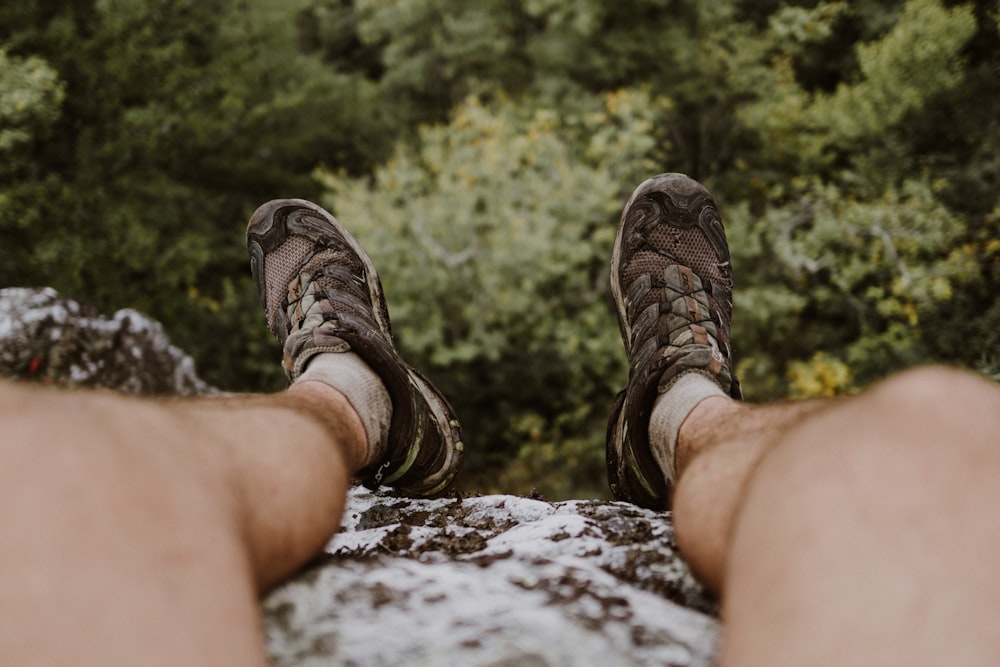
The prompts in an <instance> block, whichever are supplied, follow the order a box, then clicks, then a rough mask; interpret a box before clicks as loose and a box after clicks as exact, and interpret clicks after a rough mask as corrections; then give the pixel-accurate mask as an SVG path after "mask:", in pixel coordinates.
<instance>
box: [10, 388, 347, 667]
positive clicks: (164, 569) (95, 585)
mask: <svg viewBox="0 0 1000 667" xmlns="http://www.w3.org/2000/svg"><path fill="white" fill-rule="evenodd" d="M0 411H2V412H0V423H2V424H3V427H4V433H3V441H2V443H0V508H2V509H0V512H2V513H3V519H2V526H3V539H2V540H0V617H2V618H4V619H6V622H4V623H3V624H0V663H3V664H12V665H13V664H20V665H27V664H77V665H134V664H143V665H161V664H162V665H215V664H218V665H264V664H266V657H265V653H264V650H263V640H262V635H261V631H260V620H259V609H258V602H257V597H258V594H259V593H260V592H261V591H262V590H263V589H264V588H266V587H267V586H269V585H272V584H273V583H275V582H276V581H278V580H279V579H280V578H281V577H283V576H285V575H287V574H288V573H290V572H292V571H293V570H294V569H295V568H297V567H299V566H300V565H301V564H303V563H304V562H305V561H306V560H307V559H308V558H309V557H311V555H312V554H314V553H315V552H316V551H317V550H318V549H319V548H321V547H322V545H323V544H324V542H325V540H326V539H327V538H328V537H329V535H330V534H332V532H333V531H334V530H335V527H336V526H337V524H338V521H339V518H340V514H341V512H342V511H343V505H344V501H345V492H346V488H347V485H348V483H349V479H350V472H351V471H352V470H353V469H354V468H355V467H356V466H357V464H358V461H359V459H360V456H361V455H362V454H363V449H362V448H363V447H365V446H366V445H365V443H366V439H365V435H364V431H363V428H362V426H361V422H360V421H359V419H358V417H357V414H356V413H355V412H354V411H353V409H352V408H351V407H350V404H349V403H347V401H346V399H344V398H343V396H342V395H341V394H339V392H337V391H335V390H333V389H331V388H329V387H326V386H325V385H319V384H316V383H302V384H301V385H298V386H296V387H295V388H294V389H292V390H290V391H288V392H286V393H284V394H280V395H277V396H274V397H260V398H248V399H233V400H229V399H208V400H194V401H169V402H153V401H143V400H137V399H129V398H124V397H121V396H116V395H111V394H97V393H84V392H72V393H70V392H58V391H48V390H41V389H35V388H29V387H23V386H16V385H10V384H6V383H0ZM13 619H16V620H17V622H16V623H15V622H11V621H12V620H13Z"/></svg>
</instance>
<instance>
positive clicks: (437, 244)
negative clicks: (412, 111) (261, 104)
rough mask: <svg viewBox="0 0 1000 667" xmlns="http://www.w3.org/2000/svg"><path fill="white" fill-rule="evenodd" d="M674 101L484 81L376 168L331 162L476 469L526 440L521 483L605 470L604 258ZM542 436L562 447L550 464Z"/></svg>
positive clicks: (607, 356)
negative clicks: (349, 170)
mask: <svg viewBox="0 0 1000 667" xmlns="http://www.w3.org/2000/svg"><path fill="white" fill-rule="evenodd" d="M667 106H668V103H667V102H666V101H665V100H658V99H656V98H653V97H651V96H650V95H649V94H647V93H644V92H641V91H625V90H623V91H619V92H617V93H612V94H610V95H607V96H604V97H603V98H602V99H599V100H592V101H591V103H590V105H589V106H588V107H587V108H586V109H580V110H579V111H578V113H576V114H573V115H560V114H557V113H554V112H553V111H549V110H546V109H538V108H535V107H533V106H532V105H531V104H524V103H516V104H515V103H512V102H508V101H504V102H499V103H496V104H492V105H484V104H482V103H480V102H479V101H477V100H476V98H470V99H469V100H467V101H466V102H465V103H464V104H463V105H461V106H460V107H459V108H458V109H457V110H456V111H455V113H454V115H453V117H452V119H451V122H450V123H449V124H447V125H437V126H428V127H425V128H423V129H422V130H421V132H420V140H419V143H418V144H417V145H415V146H413V147H406V146H401V147H400V149H399V150H398V151H397V152H396V153H395V155H394V156H393V157H392V159H391V160H389V161H388V162H387V163H386V164H384V165H383V166H381V167H379V168H378V169H376V170H375V174H374V177H373V179H371V180H369V179H367V178H350V177H345V176H343V175H339V174H335V173H330V172H324V173H322V174H321V180H322V181H323V183H324V185H325V186H326V187H327V188H328V190H329V194H328V195H327V196H326V198H325V202H326V204H327V205H328V206H329V207H330V208H331V209H332V210H334V211H335V212H336V214H337V215H338V216H340V218H341V220H342V221H344V222H345V224H347V225H349V226H350V227H351V229H352V230H354V232H355V234H356V235H357V237H358V239H359V240H360V241H361V243H363V244H364V245H365V246H366V247H368V248H369V249H370V252H371V254H372V256H373V259H374V260H375V262H376V265H377V266H378V267H380V268H379V272H380V274H381V276H382V280H383V284H384V286H385V290H386V296H387V299H388V301H389V305H390V309H391V313H392V317H393V322H394V331H395V334H396V336H397V338H398V341H399V344H400V346H401V348H402V351H403V354H404V356H405V357H406V358H407V359H408V360H410V361H411V363H414V364H416V365H418V366H420V367H421V368H424V369H426V370H427V371H428V373H429V374H430V375H431V376H432V377H433V378H434V379H435V382H436V383H439V384H440V386H441V387H442V388H443V389H444V390H445V392H446V394H447V395H449V396H451V397H452V400H453V401H454V402H455V404H456V409H457V410H458V411H459V415H460V417H461V418H462V420H463V424H464V426H465V428H466V431H467V436H466V437H467V440H468V441H469V447H468V452H469V457H470V466H469V467H470V471H471V472H472V473H473V475H472V476H473V477H475V476H476V473H479V478H478V483H479V484H490V485H492V484H495V483H496V482H495V479H494V480H493V481H492V482H491V481H488V480H487V479H486V476H485V475H483V473H485V472H487V471H488V470H490V469H495V468H496V467H497V466H499V465H502V464H503V463H504V462H505V461H507V460H509V459H510V458H511V457H512V456H513V455H514V454H515V453H517V452H519V451H520V454H517V456H516V457H515V458H516V459H517V460H518V461H519V463H520V465H521V466H523V467H524V468H525V469H526V470H527V471H530V472H531V473H532V474H533V476H532V477H531V478H528V479H525V476H526V474H522V475H515V476H513V477H510V478H508V481H509V482H510V483H511V484H514V483H515V481H514V479H515V477H516V478H517V483H519V484H520V485H521V486H522V488H521V489H520V490H521V491H522V492H527V491H528V490H529V489H530V486H529V488H524V485H525V484H528V485H530V484H536V485H538V486H539V487H540V488H541V489H542V490H543V492H546V493H547V494H554V495H562V494H566V493H569V492H570V490H571V489H576V490H577V491H579V490H580V489H587V490H588V491H589V492H590V493H591V494H596V493H600V492H601V490H602V489H603V488H604V482H603V450H602V448H601V444H602V443H603V433H604V421H605V419H606V415H607V411H608V410H609V408H610V405H611V401H612V398H613V395H614V392H615V391H616V390H617V389H619V388H620V386H619V385H621V384H624V377H623V375H622V371H623V362H624V357H623V354H622V352H621V344H620V342H619V341H618V334H617V329H616V327H615V325H614V315H613V313H612V310H611V308H610V302H609V297H608V280H607V270H608V269H607V259H608V257H609V256H610V251H611V245H612V242H613V239H614V231H615V219H616V216H617V214H618V211H619V207H620V204H621V202H622V201H623V200H624V199H625V198H626V197H627V195H628V191H629V190H630V189H631V187H632V186H633V184H634V182H635V181H636V180H637V179H640V178H641V177H642V176H645V175H646V174H647V173H648V172H649V171H650V170H651V169H652V168H653V167H652V165H651V164H650V163H649V162H648V160H647V159H646V156H647V154H648V153H649V152H650V150H651V149H652V147H653V144H652V141H651V139H650V130H651V127H652V125H653V123H654V122H655V119H656V115H657V112H662V111H663V110H664V109H665V108H667ZM545 451H552V452H558V453H559V454H560V455H562V456H563V457H564V459H565V460H564V462H563V463H564V465H563V466H562V467H560V468H557V469H551V468H550V469H547V470H546V469H542V465H541V464H540V460H539V457H544V456H545V454H544V452H545ZM570 480H571V481H570ZM468 483H470V484H472V483H476V482H468Z"/></svg>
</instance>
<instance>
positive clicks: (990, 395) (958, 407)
mask: <svg viewBox="0 0 1000 667" xmlns="http://www.w3.org/2000/svg"><path fill="white" fill-rule="evenodd" d="M858 400H859V406H860V408H861V409H862V410H864V411H865V413H866V416H867V417H868V419H866V420H865V421H868V422H872V421H874V422H881V423H884V424H885V425H886V426H891V427H892V428H893V429H898V430H900V431H903V432H914V431H917V432H920V431H925V432H927V431H926V430H929V432H931V433H934V434H937V435H939V436H941V437H944V438H946V439H952V438H951V437H950V436H949V434H952V435H955V436H957V435H958V434H959V433H963V432H966V431H968V430H969V429H972V430H975V431H981V432H989V431H992V432H993V433H996V432H997V428H998V427H1000V386H998V385H997V384H996V383H993V382H990V381H988V380H986V379H984V378H982V377H980V376H978V375H975V374H973V373H970V372H967V371H962V370H957V369H954V368H947V367H943V366H929V367H924V368H917V369H913V370H909V371H905V372H903V373H899V374H897V375H895V376H893V377H891V378H889V379H886V380H883V381H882V382H880V383H878V384H876V385H875V386H873V387H872V388H871V389H870V390H869V391H868V392H865V393H864V394H861V395H860V396H859V397H858Z"/></svg>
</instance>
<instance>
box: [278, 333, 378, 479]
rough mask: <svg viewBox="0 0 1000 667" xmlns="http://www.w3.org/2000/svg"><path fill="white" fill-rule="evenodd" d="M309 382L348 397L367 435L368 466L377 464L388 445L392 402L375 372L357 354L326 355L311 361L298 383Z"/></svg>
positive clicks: (366, 459)
mask: <svg viewBox="0 0 1000 667" xmlns="http://www.w3.org/2000/svg"><path fill="white" fill-rule="evenodd" d="M306 380H318V381H319V382H323V383H326V384H328V385H330V386H331V387H333V388H334V389H336V390H337V391H339V392H340V393H342V394H343V395H344V396H346V397H347V400H348V402H349V403H350V404H351V407H353V408H354V410H355V411H356V412H357V413H358V416H359V417H361V423H362V424H364V427H365V434H366V435H367V436H368V456H367V457H366V458H365V465H367V464H369V463H372V462H373V461H377V460H378V459H379V458H380V457H381V456H382V452H384V451H385V448H386V445H387V443H388V436H389V422H390V421H391V420H392V400H391V399H390V398H389V392H388V391H386V388H385V385H384V384H382V380H381V379H380V378H379V376H378V375H376V374H375V371H373V370H372V369H371V367H369V366H368V364H366V363H365V362H364V361H363V360H362V359H361V357H359V356H358V355H357V354H355V353H354V352H323V353H320V354H317V355H316V356H315V357H313V358H312V359H310V360H309V362H308V363H307V364H306V369H305V371H303V373H302V374H301V375H300V376H299V377H298V378H297V379H296V380H295V382H305V381H306Z"/></svg>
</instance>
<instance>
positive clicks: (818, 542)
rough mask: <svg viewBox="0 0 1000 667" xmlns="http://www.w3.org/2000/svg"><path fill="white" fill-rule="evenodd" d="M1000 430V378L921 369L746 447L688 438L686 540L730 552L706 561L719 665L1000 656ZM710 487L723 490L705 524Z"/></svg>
mask: <svg viewBox="0 0 1000 667" xmlns="http://www.w3.org/2000/svg"><path fill="white" fill-rule="evenodd" d="M712 409H718V406H716V408H713V407H712V406H706V411H705V412H704V413H703V414H702V417H708V416H709V414H710V413H709V412H708V411H710V410H712ZM777 409H778V410H781V408H777ZM724 411H725V409H723V410H722V412H724ZM751 414H752V413H751ZM761 414H764V415H766V413H764V412H762V413H761ZM776 414H782V413H780V412H779V413H776ZM692 416H693V415H692ZM786 428H787V430H784V432H781V431H782V429H786ZM762 430H763V431H768V428H767V427H766V426H765V427H764V428H763V429H762ZM998 433H1000V390H998V389H997V387H996V385H994V384H992V383H989V382H985V381H983V380H981V379H979V378H975V377H973V376H970V375H967V374H964V373H960V372H957V371H950V370H945V369H923V370H918V371H912V372H909V373H906V374H903V375H900V376H897V377H896V378H893V379H890V380H888V381H886V382H884V383H882V384H880V385H878V386H876V387H874V388H873V389H872V390H870V391H868V392H866V393H864V394H862V395H860V396H858V397H855V398H853V399H848V400H844V401H838V402H835V403H831V404H829V405H826V406H823V407H820V408H817V409H815V410H814V411H812V413H811V414H804V415H800V416H799V418H797V419H796V418H789V419H788V420H785V421H782V422H780V424H779V425H778V427H777V428H774V429H773V430H771V436H770V437H769V436H767V435H765V436H763V437H761V438H759V439H757V440H754V439H751V440H750V441H749V442H748V444H749V445H750V447H751V448H753V449H754V451H753V452H750V453H746V454H743V455H741V456H734V455H733V452H735V451H736V450H735V449H733V448H732V447H729V446H727V445H726V444H724V443H715V444H714V445H712V446H709V447H706V448H701V447H700V444H701V443H698V442H695V441H692V442H689V443H688V444H689V445H691V446H692V447H691V449H692V451H691V452H689V453H688V456H689V457H690V458H689V461H688V464H687V467H686V468H685V469H684V471H683V472H682V476H681V482H680V484H679V485H678V487H677V495H676V498H675V519H676V521H677V529H678V534H679V538H680V539H681V543H682V548H685V549H687V550H692V551H693V552H694V553H710V552H712V550H713V549H716V550H717V551H718V553H712V554H711V556H710V557H704V558H702V561H701V566H702V568H703V570H702V572H703V574H704V575H705V576H706V578H708V579H709V581H711V582H713V584H714V585H715V586H717V588H718V589H719V590H720V592H721V593H722V600H723V616H724V618H725V628H726V630H725V641H724V644H723V654H722V663H723V664H725V665H775V664H790V665H791V664H794V665H827V664H831V665H832V664H836V665H843V664H850V665H865V664H872V665H875V664H877V665H887V664H905V665H940V664H949V665H992V664H996V663H997V661H998V659H1000V630H998V629H997V626H996V624H995V623H992V622H991V621H987V620H986V619H993V618H996V616H997V614H998V613H1000V570H997V568H996V561H997V557H998V555H1000V523H998V522H997V521H996V520H995V517H994V516H993V515H994V512H995V508H996V507H997V506H998V505H1000V446H998V442H997V434H998ZM737 444H738V443H737ZM733 446H735V445H733ZM727 452H728V453H727ZM713 459H715V461H714V463H713V462H712V461H713ZM719 471H722V472H721V473H719ZM713 474H715V478H714V481H716V482H719V481H720V480H721V483H724V484H729V485H731V488H730V489H729V491H727V492H726V493H724V494H722V495H721V496H720V494H719V492H718V488H716V493H715V494H714V495H713V494H711V493H710V491H711V489H712V482H713V477H712V475H713ZM737 489H738V490H739V491H735V490H737ZM699 494H700V503H701V505H703V506H704V505H710V504H711V503H714V502H717V500H716V498H717V497H721V498H722V499H723V500H722V502H721V503H719V504H720V506H721V507H720V508H719V511H718V512H716V513H715V515H716V516H714V518H712V519H711V520H710V521H709V525H713V526H714V527H713V528H712V529H710V530H706V531H700V529H699V527H698V525H697V524H696V521H695V519H696V518H697V517H696V514H695V509H696V507H698V505H699V503H698V500H699ZM726 525H728V526H730V529H729V532H726V531H721V532H720V530H719V526H726ZM720 568H721V569H720Z"/></svg>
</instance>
